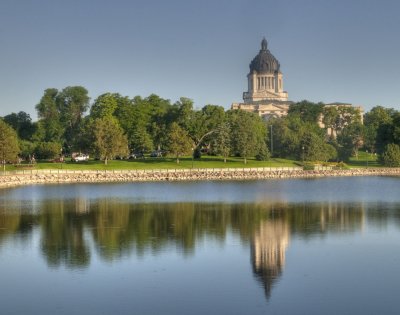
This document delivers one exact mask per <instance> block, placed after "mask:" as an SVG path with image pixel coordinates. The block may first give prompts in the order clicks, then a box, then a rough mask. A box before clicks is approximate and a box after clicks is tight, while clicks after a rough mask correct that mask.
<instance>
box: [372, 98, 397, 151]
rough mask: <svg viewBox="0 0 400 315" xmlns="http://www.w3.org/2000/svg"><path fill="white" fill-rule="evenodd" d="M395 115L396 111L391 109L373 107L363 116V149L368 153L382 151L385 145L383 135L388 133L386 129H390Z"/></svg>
mask: <svg viewBox="0 0 400 315" xmlns="http://www.w3.org/2000/svg"><path fill="white" fill-rule="evenodd" d="M395 113H396V111H395V110H394V109H392V108H384V107H382V106H375V107H374V108H372V109H371V110H370V111H369V112H368V113H366V114H365V115H364V126H365V135H364V147H365V148H366V149H367V150H369V152H371V153H375V152H376V151H377V150H379V151H380V152H382V151H383V149H384V147H385V146H386V144H387V143H386V141H385V140H384V138H385V136H384V134H385V131H388V130H387V129H391V127H392V123H393V116H394V115H395ZM384 129H386V130H384Z"/></svg>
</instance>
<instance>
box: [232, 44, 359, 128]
mask: <svg viewBox="0 0 400 315" xmlns="http://www.w3.org/2000/svg"><path fill="white" fill-rule="evenodd" d="M247 82H248V90H247V91H246V92H244V93H243V101H244V102H243V103H233V104H232V106H231V108H232V109H241V110H245V111H248V112H254V113H257V114H258V115H260V116H261V117H263V118H265V119H268V118H271V117H282V116H285V115H287V113H288V110H289V106H290V105H291V104H293V103H294V102H292V101H289V100H288V98H289V95H288V92H286V91H284V89H283V74H282V72H281V69H280V63H279V61H278V60H277V59H276V58H275V57H274V56H273V55H272V54H271V52H270V51H269V49H268V43H267V40H266V39H265V38H264V39H263V40H262V41H261V49H260V51H259V53H258V54H257V55H256V56H255V57H254V59H253V60H252V61H251V63H250V72H249V74H248V75H247ZM326 106H336V107H338V106H353V105H351V104H344V103H332V104H326ZM356 108H357V109H358V110H359V111H360V115H361V119H362V113H363V109H362V107H361V106H356ZM321 121H322V119H321Z"/></svg>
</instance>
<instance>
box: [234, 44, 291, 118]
mask: <svg viewBox="0 0 400 315" xmlns="http://www.w3.org/2000/svg"><path fill="white" fill-rule="evenodd" d="M249 67H250V71H249V74H248V75H247V82H248V83H247V87H248V89H247V91H246V92H244V93H243V101H244V102H243V103H233V104H232V109H241V110H245V111H249V112H255V113H258V114H259V115H260V116H262V117H264V118H269V117H281V116H284V115H286V114H287V112H288V110H289V106H290V104H292V102H290V101H288V93H287V92H286V91H284V89H283V75H282V72H281V69H280V68H281V66H280V63H279V61H278V60H277V59H276V58H275V57H274V56H273V55H272V54H271V52H270V51H269V49H268V42H267V40H266V39H265V38H264V39H263V40H262V41H261V49H260V51H259V53H258V54H257V55H256V56H255V57H254V58H253V60H252V61H251V63H250V66H249Z"/></svg>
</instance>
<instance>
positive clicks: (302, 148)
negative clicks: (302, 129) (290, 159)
mask: <svg viewBox="0 0 400 315" xmlns="http://www.w3.org/2000/svg"><path fill="white" fill-rule="evenodd" d="M301 150H302V157H303V166H304V145H303V146H302V147H301Z"/></svg>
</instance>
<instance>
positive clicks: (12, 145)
mask: <svg viewBox="0 0 400 315" xmlns="http://www.w3.org/2000/svg"><path fill="white" fill-rule="evenodd" d="M19 152H20V150H19V145H18V136H17V133H16V132H15V130H14V129H13V128H12V127H10V126H9V125H8V124H6V123H5V122H4V121H3V120H2V119H0V161H1V163H3V171H5V170H6V163H7V162H10V161H11V162H15V161H16V160H17V157H18V153H19Z"/></svg>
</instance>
